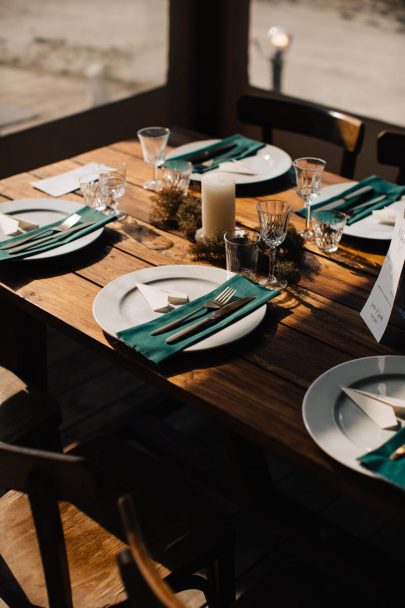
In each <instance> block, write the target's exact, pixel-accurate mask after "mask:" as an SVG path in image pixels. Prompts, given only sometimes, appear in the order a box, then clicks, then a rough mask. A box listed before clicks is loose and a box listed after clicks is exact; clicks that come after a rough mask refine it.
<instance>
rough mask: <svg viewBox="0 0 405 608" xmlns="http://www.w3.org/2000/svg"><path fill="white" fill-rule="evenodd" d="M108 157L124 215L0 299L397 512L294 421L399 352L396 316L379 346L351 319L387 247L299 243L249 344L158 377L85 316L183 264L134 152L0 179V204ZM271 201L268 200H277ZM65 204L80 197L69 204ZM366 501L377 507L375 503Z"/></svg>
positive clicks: (177, 240) (8, 277) (8, 270)
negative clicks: (291, 280) (337, 372)
mask: <svg viewBox="0 0 405 608" xmlns="http://www.w3.org/2000/svg"><path fill="white" fill-rule="evenodd" d="M118 160H120V161H122V160H126V162H127V167H128V192H127V194H126V196H125V197H124V199H123V204H122V206H123V207H124V208H125V209H126V210H127V211H128V213H129V216H128V218H127V220H125V221H123V222H114V223H112V224H110V225H109V227H108V228H107V229H106V230H105V232H104V234H103V237H102V238H101V239H99V240H98V241H97V242H96V243H94V244H93V245H92V246H91V247H89V248H86V249H84V250H81V251H80V252H79V253H78V254H75V255H72V256H68V257H67V258H65V259H59V260H58V262H57V263H53V262H51V261H50V262H49V263H46V264H42V265H37V264H35V265H34V264H33V265H31V264H30V265H28V264H25V263H21V264H18V267H17V265H13V267H10V265H9V266H8V267H6V266H4V267H3V268H2V269H1V281H2V282H1V286H0V298H2V299H5V300H6V301H7V302H8V304H9V305H13V306H15V307H18V308H19V309H21V310H23V311H24V313H25V314H28V315H31V316H32V317H33V318H34V319H37V320H38V321H41V322H43V323H47V324H50V325H53V326H55V327H57V328H59V329H61V330H62V331H64V332H66V333H69V334H70V335H72V336H74V337H75V338H76V339H78V340H79V341H81V342H82V343H83V344H85V345H87V346H89V347H91V348H94V349H97V350H99V351H100V352H103V353H105V354H106V355H107V356H108V357H110V358H111V359H112V360H114V361H116V362H117V363H119V364H120V365H122V366H123V367H124V368H125V369H127V370H130V371H132V372H133V373H134V374H136V375H139V376H141V377H142V378H144V379H146V380H147V381H149V382H151V383H153V384H156V386H158V387H160V388H163V389H164V390H165V391H167V392H168V393H170V394H173V395H175V396H176V397H177V398H178V399H180V401H182V402H183V403H185V404H188V405H189V406H190V407H199V408H202V409H203V410H204V411H206V412H209V413H210V414H211V415H212V416H214V417H215V418H216V419H217V420H218V421H220V423H221V424H225V425H229V426H230V427H231V428H232V429H233V430H236V431H237V432H238V433H240V434H242V435H244V436H245V437H247V438H248V439H249V440H252V441H254V442H256V443H257V444H258V445H260V446H262V447H265V448H267V449H270V450H272V451H273V452H274V453H276V454H279V455H280V456H283V457H284V458H286V459H287V460H289V461H291V462H293V463H294V464H296V465H298V466H301V467H303V468H306V469H308V470H311V471H312V472H315V473H316V474H317V475H318V476H320V477H321V478H322V479H327V480H328V481H329V482H330V483H331V485H332V486H334V487H336V488H339V489H344V491H345V492H348V493H349V494H352V495H354V496H356V497H358V498H360V499H362V500H364V501H365V502H366V503H367V502H369V503H370V506H373V505H374V506H375V505H377V507H376V508H378V509H380V508H384V509H386V510H387V511H389V512H392V511H397V508H398V505H403V496H402V495H401V494H400V493H399V492H398V491H396V490H395V489H393V488H389V487H386V486H384V484H381V483H380V482H377V481H375V480H369V479H365V478H363V477H361V476H359V475H358V474H354V473H353V472H352V471H349V470H347V469H345V468H344V467H341V466H340V465H338V464H337V463H335V462H333V461H332V460H331V459H330V458H329V457H327V456H326V455H325V454H323V452H322V451H321V450H320V449H319V448H318V447H317V446H316V445H315V444H314V443H313V442H312V440H311V439H310V437H309V435H308V434H307V432H306V430H305V428H304V425H303V422H302V418H301V403H302V398H303V395H304V392H305V390H306V388H307V387H308V386H309V385H310V384H311V382H312V381H313V380H314V379H315V378H316V377H317V376H319V374H321V373H322V372H323V371H326V370H327V369H329V368H330V367H332V366H334V365H336V364H338V363H341V362H343V361H347V360H350V359H353V358H357V357H365V356H371V355H377V354H381V355H389V354H396V355H399V354H405V346H404V344H405V325H404V323H403V320H402V319H401V318H400V317H399V316H398V315H397V314H396V313H395V312H394V314H393V316H392V320H391V322H390V324H389V327H388V330H387V332H386V334H385V336H384V339H383V340H382V342H381V344H378V343H376V342H375V340H374V339H373V338H372V336H371V335H370V333H369V331H368V329H367V327H366V326H365V324H364V323H363V321H362V320H361V319H360V317H359V311H360V310H361V308H362V306H363V304H364V302H365V300H366V298H367V296H368V294H369V292H370V289H371V287H372V285H373V282H374V280H375V277H376V274H377V273H378V271H379V268H380V265H381V263H382V261H383V259H384V255H385V252H386V244H384V246H381V244H380V245H378V244H377V245H375V244H373V243H371V244H370V243H363V242H359V241H360V240H357V241H356V240H355V239H351V240H349V239H345V238H344V239H343V241H342V247H341V248H340V250H339V251H338V253H337V254H336V255H329V256H328V255H325V254H322V253H321V252H319V251H318V250H316V249H315V248H314V247H313V246H308V247H307V251H306V260H305V268H304V269H303V272H302V278H301V281H300V284H299V286H298V289H295V290H291V289H290V290H287V291H286V292H284V293H283V294H282V295H281V296H279V297H278V298H276V299H275V300H273V301H272V303H271V305H269V306H268V314H267V316H266V319H265V321H264V322H263V323H262V325H261V326H260V327H259V328H258V329H257V330H256V331H255V332H253V334H252V335H250V336H247V337H246V338H244V339H243V340H241V341H240V342H239V343H237V344H234V345H232V346H229V347H224V348H221V349H217V350H215V351H212V352H209V353H207V352H202V353H200V354H197V353H195V354H193V355H192V356H190V355H187V356H185V355H180V356H179V357H178V358H177V359H176V360H173V361H170V362H168V363H167V365H165V366H163V367H162V368H156V367H154V366H152V365H150V364H148V363H147V362H146V361H145V360H144V359H143V358H141V357H140V356H138V355H137V354H136V353H134V352H133V351H132V350H130V349H129V348H127V347H125V346H124V345H122V344H119V343H117V341H115V340H112V339H110V338H108V337H107V336H105V335H104V334H103V332H102V331H101V329H100V328H99V327H98V325H97V323H96V322H95V320H94V318H93V316H92V303H93V300H94V297H95V296H96V295H97V293H98V292H99V290H100V288H101V287H103V286H104V285H106V284H107V283H108V282H110V281H111V280H113V279H115V278H117V277H119V276H121V275H123V274H126V273H128V272H131V271H134V270H138V269H141V268H147V267H151V266H157V265H162V264H179V263H190V262H192V260H191V256H190V252H189V243H188V242H187V241H186V240H185V239H184V238H182V236H181V235H179V234H175V233H169V232H165V231H162V230H158V229H157V228H155V227H154V226H152V225H151V224H150V222H149V216H150V210H151V208H152V205H153V203H152V200H151V199H152V194H151V193H148V192H146V191H145V190H144V189H143V188H142V183H143V181H144V179H147V178H148V177H149V176H150V167H148V166H147V165H145V163H144V162H143V159H142V154H141V151H140V146H139V144H138V143H137V142H135V141H128V142H117V143H115V144H113V145H111V146H108V147H105V148H100V149H98V150H95V151H93V152H89V153H86V154H82V155H79V156H77V157H75V158H74V159H71V160H67V161H62V162H61V163H55V164H53V165H51V166H49V167H41V168H40V169H38V170H35V171H34V172H32V173H22V174H20V175H17V176H15V177H10V178H7V179H5V180H3V182H2V196H3V198H4V199H14V198H26V197H31V196H41V193H39V192H38V191H35V190H34V189H33V188H32V186H31V182H32V181H33V180H34V179H35V178H38V176H45V175H56V174H57V173H59V172H61V171H63V170H67V169H69V168H72V167H73V166H78V165H80V164H84V163H86V162H90V161H96V162H106V163H111V164H113V163H114V162H117V161H118ZM341 181H344V180H343V178H341V177H339V176H335V175H333V174H331V173H325V179H324V184H325V185H329V184H333V183H337V182H341ZM68 196H69V198H70V197H71V195H68ZM279 196H280V195H279ZM281 196H282V198H284V199H285V200H288V201H289V202H290V203H291V205H292V206H293V208H294V209H298V208H300V207H301V206H302V203H301V201H300V199H299V198H298V197H297V195H296V193H295V191H294V190H293V189H290V190H287V191H284V192H282V193H281ZM269 197H271V198H277V194H271V195H269ZM259 198H260V199H263V198H268V197H263V196H261V197H259ZM72 200H80V197H79V196H77V195H72ZM256 201H257V198H255V197H241V198H238V199H237V204H236V210H237V220H238V222H239V223H240V224H241V225H245V226H248V227H257V224H258V220H257V214H256V209H255V205H256ZM0 208H1V203H0ZM302 222H303V220H302V219H301V218H299V217H298V216H293V217H292V223H293V224H295V225H296V226H297V227H300V226H301V225H302ZM376 495H378V497H379V498H378V500H374V497H375V496H376ZM372 497H373V499H372ZM395 503H397V504H396V505H395Z"/></svg>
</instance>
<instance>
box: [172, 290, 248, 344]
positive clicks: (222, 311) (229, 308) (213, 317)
mask: <svg viewBox="0 0 405 608" xmlns="http://www.w3.org/2000/svg"><path fill="white" fill-rule="evenodd" d="M255 299H256V297H255V296H251V297H246V298H240V299H239V300H236V301H235V302H232V303H231V304H227V305H226V306H223V307H222V308H219V309H218V310H216V311H215V312H213V313H211V314H210V315H209V316H208V317H205V318H204V319H203V320H202V321H198V322H197V323H193V325H190V326H189V327H186V328H185V329H182V330H181V331H178V332H177V333H176V334H173V335H172V336H169V337H168V338H166V344H173V343H174V342H178V341H179V340H181V339H182V338H186V337H187V336H188V335H190V334H193V333H194V332H195V331H197V329H199V328H200V327H202V326H203V325H206V324H207V323H209V322H210V321H217V320H218V319H221V317H225V316H226V315H229V314H230V313H231V312H233V311H234V310H238V308H241V307H242V306H245V305H246V304H248V303H249V302H252V300H255Z"/></svg>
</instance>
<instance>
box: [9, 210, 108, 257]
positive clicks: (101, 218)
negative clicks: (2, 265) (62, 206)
mask: <svg viewBox="0 0 405 608" xmlns="http://www.w3.org/2000/svg"><path fill="white" fill-rule="evenodd" d="M75 213H78V214H79V215H80V217H81V220H80V221H81V222H82V223H87V222H92V225H91V226H87V227H86V228H83V230H77V231H76V232H74V233H73V234H64V233H63V232H60V233H55V238H54V239H52V241H48V242H47V243H42V244H37V245H36V244H35V241H32V246H31V247H30V249H26V250H25V251H21V252H20V253H15V254H12V253H9V250H8V249H0V262H2V261H7V260H17V259H18V258H26V257H28V256H31V255H35V254H37V253H41V252H43V251H48V250H50V249H54V248H55V247H60V246H61V245H65V244H66V243H70V242H71V241H74V240H76V239H78V238H80V237H81V236H84V235H85V234H88V233H90V232H93V231H94V230H98V229H99V228H101V227H102V226H104V225H105V224H108V223H109V222H112V221H114V220H115V219H116V216H115V215H104V213H100V211H96V210H95V209H92V208H91V207H88V206H84V207H80V209H78V211H75ZM61 221H62V220H58V221H57V222H53V223H52V224H47V225H46V226H41V227H40V228H37V229H36V230H31V231H30V236H34V235H35V234H36V233H37V232H42V230H44V229H45V228H52V227H53V226H57V225H58V224H60V223H61ZM76 225H77V226H78V225H79V224H76ZM26 236H27V235H26V234H21V235H19V236H16V237H14V238H13V239H7V241H5V240H4V241H1V242H0V245H1V244H2V243H6V242H7V243H15V245H16V246H17V245H18V243H19V241H20V240H22V239H24V238H26ZM39 238H40V237H39Z"/></svg>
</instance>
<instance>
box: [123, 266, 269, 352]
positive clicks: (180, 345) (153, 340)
mask: <svg viewBox="0 0 405 608" xmlns="http://www.w3.org/2000/svg"><path fill="white" fill-rule="evenodd" d="M228 286H229V287H233V288H234V289H236V294H235V295H236V296H238V297H241V298H242V297H247V296H255V298H256V299H255V300H253V301H252V302H249V304H246V306H243V307H242V308H240V309H239V310H235V312H233V313H231V314H229V315H228V316H225V317H224V318H223V319H221V320H219V321H217V322H214V323H212V324H208V325H207V326H205V327H204V329H201V330H200V331H199V332H196V333H195V334H193V335H191V336H188V337H186V338H184V339H183V340H180V341H179V342H176V343H175V344H166V342H165V340H166V338H167V337H168V336H171V335H172V334H175V333H177V332H178V331H180V330H181V329H183V328H185V327H187V326H189V325H192V324H193V323H196V321H197V320H200V319H201V316H204V314H207V313H202V315H201V316H200V314H199V313H198V314H196V315H195V317H192V318H191V319H189V320H188V321H187V322H185V323H183V325H181V326H180V327H177V328H176V329H172V330H171V331H168V332H167V333H164V334H160V335H158V336H151V335H150V333H151V331H152V330H154V329H157V328H158V327H161V326H162V325H166V323H169V322H170V321H174V320H175V319H178V318H180V317H182V316H183V315H185V314H186V313H188V312H191V311H192V310H196V309H197V308H198V307H199V306H201V305H202V304H204V302H208V300H211V299H212V298H214V297H215V296H217V295H218V294H219V293H220V292H221V291H222V290H223V289H224V288H226V287H228ZM279 293H280V292H279V291H276V290H273V291H272V290H269V289H266V288H265V287H262V286H261V285H258V284H257V283H254V282H253V281H250V280H249V279H246V278H245V277H243V276H241V275H235V276H234V277H232V278H231V279H229V280H228V281H226V282H225V283H223V284H222V285H219V286H218V287H217V288H216V289H214V291H211V292H210V293H208V294H206V295H204V296H201V298H197V299H196V300H193V301H192V302H189V303H188V304H185V305H184V306H180V307H179V308H177V309H176V310H173V311H171V312H169V313H167V314H165V315H162V316H161V317H159V318H158V319H154V320H153V321H149V322H148V323H142V324H141V325H138V326H136V327H131V328H130V329H124V330H123V331H120V332H118V337H119V338H120V339H121V340H122V341H123V342H125V343H126V344H128V346H131V347H132V348H134V349H135V350H136V351H137V352H139V353H141V354H142V355H144V356H145V357H146V358H147V359H149V360H150V361H153V362H154V363H161V362H162V361H165V360H166V359H168V358H169V357H171V356H173V355H174V354H176V353H177V352H179V351H181V350H183V349H184V348H187V346H191V345H192V344H195V343H196V342H200V341H201V340H203V339H204V338H207V337H208V336H210V335H211V334H214V333H216V332H217V331H219V330H220V329H223V328H224V327H227V326H228V325H231V324H232V323H235V321H238V320H239V319H241V318H242V317H244V316H246V315H248V314H249V313H251V312H252V311H253V310H256V309H257V308H259V307H260V306H263V304H265V303H266V302H268V301H269V300H271V299H272V298H274V297H275V296H277V295H278V294H279ZM211 312H212V311H211Z"/></svg>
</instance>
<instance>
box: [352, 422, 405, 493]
mask: <svg viewBox="0 0 405 608" xmlns="http://www.w3.org/2000/svg"><path fill="white" fill-rule="evenodd" d="M404 443H405V428H402V429H401V430H400V431H398V432H397V433H395V435H394V436H393V437H391V439H389V440H388V441H386V442H385V443H383V444H382V445H381V446H380V447H379V448H377V449H376V450H372V451H371V452H367V454H364V455H363V456H360V457H359V458H358V461H359V462H360V464H361V465H362V466H364V467H365V468H366V469H369V470H370V471H373V473H375V474H376V475H378V477H381V479H384V480H385V481H387V482H388V483H392V484H393V485H395V486H398V487H399V488H402V489H405V457H403V458H398V459H397V460H390V455H391V454H392V453H393V452H394V451H395V450H396V449H397V448H399V447H400V446H401V445H403V444H404Z"/></svg>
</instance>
